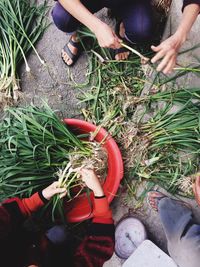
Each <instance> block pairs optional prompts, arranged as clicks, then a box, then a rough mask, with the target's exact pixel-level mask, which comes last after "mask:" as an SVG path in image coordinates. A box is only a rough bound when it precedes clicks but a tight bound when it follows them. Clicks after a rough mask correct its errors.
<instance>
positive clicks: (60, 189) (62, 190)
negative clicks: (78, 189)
mask: <svg viewBox="0 0 200 267" xmlns="http://www.w3.org/2000/svg"><path fill="white" fill-rule="evenodd" d="M65 192H66V188H55V189H54V194H62V193H65Z"/></svg>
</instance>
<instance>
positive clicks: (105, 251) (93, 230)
mask: <svg viewBox="0 0 200 267" xmlns="http://www.w3.org/2000/svg"><path fill="white" fill-rule="evenodd" d="M44 204H45V199H44V198H43V196H42V194H41V193H35V194H34V195H32V196H31V197H30V198H25V199H22V200H21V199H19V198H12V199H9V200H6V201H5V202H3V203H2V206H1V207H0V266H2V267H26V266H28V265H29V264H34V263H35V262H31V261H30V258H29V257H27V256H28V253H29V249H30V245H32V244H30V239H29V238H27V236H26V234H24V229H23V227H22V226H23V223H24V221H25V220H26V219H27V218H28V217H29V216H30V215H31V214H32V213H33V212H35V211H37V210H38V209H40V208H41V207H42V206H43V205H44ZM93 204H94V218H93V220H92V224H91V225H90V227H89V229H88V232H87V235H86V237H85V238H84V240H83V241H82V242H81V243H80V245H79V246H78V247H77V248H76V250H75V252H74V254H73V259H72V262H71V263H69V262H66V264H65V266H66V267H72V266H73V267H83V266H85V267H93V266H95V267H100V266H102V265H103V263H104V262H105V261H107V260H108V259H109V258H110V257H111V256H112V254H113V251H114V224H113V219H112V212H111V210H110V209H109V205H108V203H107V199H106V198H105V197H104V198H100V199H98V198H97V199H95V200H94V203H93ZM66 253H67V251H66ZM8 255H9V256H8ZM41 267H42V266H41ZM56 267H59V266H58V265H57V266H56Z"/></svg>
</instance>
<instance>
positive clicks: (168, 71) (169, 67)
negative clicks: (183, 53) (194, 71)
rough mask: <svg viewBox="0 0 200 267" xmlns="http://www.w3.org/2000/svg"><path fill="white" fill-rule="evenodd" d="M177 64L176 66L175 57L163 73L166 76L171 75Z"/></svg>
mask: <svg viewBox="0 0 200 267" xmlns="http://www.w3.org/2000/svg"><path fill="white" fill-rule="evenodd" d="M175 64H176V57H173V58H172V59H171V60H170V61H169V63H168V65H167V66H166V68H165V69H164V70H163V73H164V74H169V73H171V72H172V70H173V68H174V66H175Z"/></svg>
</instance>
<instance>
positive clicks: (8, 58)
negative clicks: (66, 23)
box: [0, 0, 47, 106]
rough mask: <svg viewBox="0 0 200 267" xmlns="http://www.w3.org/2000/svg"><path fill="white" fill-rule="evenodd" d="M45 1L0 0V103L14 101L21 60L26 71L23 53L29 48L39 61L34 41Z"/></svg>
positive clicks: (40, 30)
mask: <svg viewBox="0 0 200 267" xmlns="http://www.w3.org/2000/svg"><path fill="white" fill-rule="evenodd" d="M46 12H47V7H46V2H44V4H42V5H37V3H36V1H35V0H33V1H28V0H12V1H10V0H1V1H0V104H1V106H3V105H6V104H7V103H10V102H13V100H14V101H16V100H17V99H18V96H19V88H20V86H19V78H18V71H19V64H20V63H21V62H23V61H24V62H25V65H26V71H30V67H29V65H28V62H27V58H26V56H27V53H28V52H29V51H30V50H31V49H33V50H34V52H35V53H36V55H37V56H38V58H39V60H40V62H41V63H42V64H44V61H43V60H42V59H41V58H40V56H39V55H38V52H37V51H36V49H35V47H34V44H35V43H36V41H37V40H38V39H39V38H40V36H41V35H42V34H43V32H44V30H45V29H46V27H47V23H46V20H45V15H46Z"/></svg>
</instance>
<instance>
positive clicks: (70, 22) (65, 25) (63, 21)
mask: <svg viewBox="0 0 200 267" xmlns="http://www.w3.org/2000/svg"><path fill="white" fill-rule="evenodd" d="M51 14H52V18H53V21H54V23H55V25H56V27H57V28H58V29H59V30H61V31H63V32H66V33H68V34H72V33H73V32H75V31H76V30H77V29H78V27H79V26H80V22H79V21H78V20H76V19H75V18H74V17H73V16H71V14H70V13H69V12H67V10H65V9H64V8H63V7H62V6H61V4H60V3H59V2H57V3H56V4H55V6H54V8H53V10H52V13H51Z"/></svg>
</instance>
